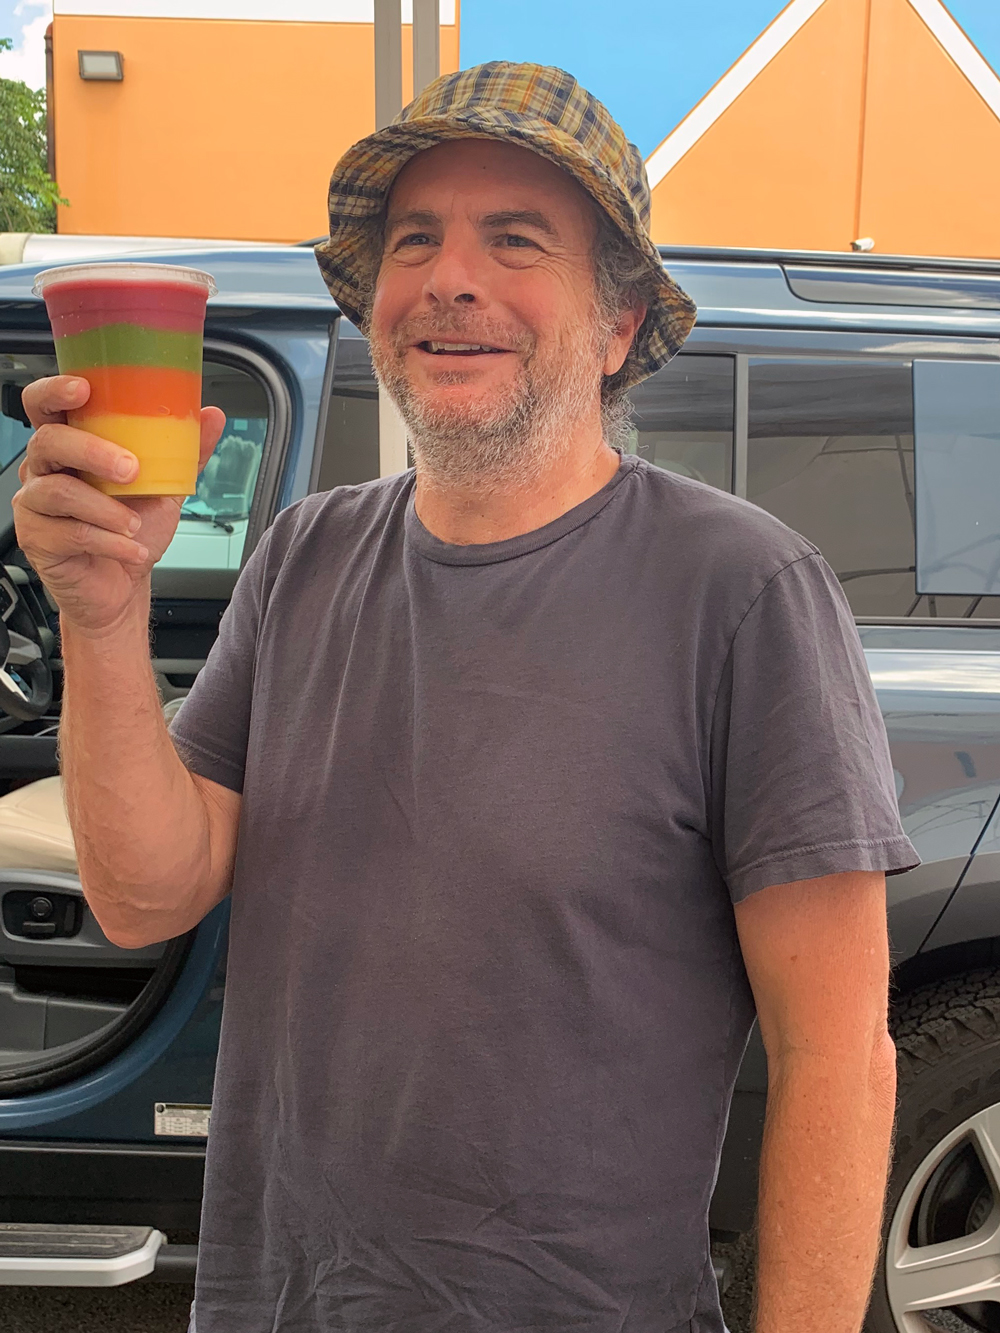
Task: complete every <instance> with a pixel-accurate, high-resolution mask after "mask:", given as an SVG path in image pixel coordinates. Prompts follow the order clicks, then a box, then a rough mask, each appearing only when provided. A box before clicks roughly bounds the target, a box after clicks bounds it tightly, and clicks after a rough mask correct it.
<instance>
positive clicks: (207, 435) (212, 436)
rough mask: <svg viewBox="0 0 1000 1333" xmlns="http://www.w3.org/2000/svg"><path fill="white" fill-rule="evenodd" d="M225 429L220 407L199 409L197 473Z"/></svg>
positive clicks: (224, 420)
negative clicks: (199, 443)
mask: <svg viewBox="0 0 1000 1333" xmlns="http://www.w3.org/2000/svg"><path fill="white" fill-rule="evenodd" d="M225 429H226V414H225V412H223V410H222V408H221V407H203V408H202V409H201V452H200V454H199V457H198V471H199V472H201V470H202V468H203V467H204V466H205V464H206V463H207V462H208V460H209V457H210V456H211V453H212V450H213V449H214V448H215V446H216V445H217V444H218V443H219V440H220V439H221V438H222V432H223V431H224V430H225Z"/></svg>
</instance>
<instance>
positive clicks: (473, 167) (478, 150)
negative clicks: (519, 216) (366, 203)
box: [388, 139, 595, 226]
mask: <svg viewBox="0 0 1000 1333" xmlns="http://www.w3.org/2000/svg"><path fill="white" fill-rule="evenodd" d="M456 206H460V207H464V208H466V209H468V210H469V211H470V212H477V211H482V212H493V211H496V210H498V209H503V210H505V209H528V208H531V209H536V210H538V209H541V210H542V211H544V212H546V213H547V214H549V215H554V217H553V220H559V219H560V218H562V220H563V221H565V222H567V223H575V224H576V225H589V226H593V219H594V207H595V205H594V204H593V202H592V201H591V199H590V196H589V195H588V194H587V193H586V191H585V190H584V189H583V187H582V186H580V185H578V184H577V182H576V181H575V180H574V179H573V177H572V176H570V175H569V173H568V172H565V171H563V170H562V169H561V168H560V167H557V166H556V165H555V164H554V163H552V162H549V161H548V160H547V159H546V158H544V157H541V156H540V155H539V154H538V153H533V152H531V150H530V149H528V148H520V147H518V146H517V145H516V144H507V143H499V142H498V141H497V140H495V139H455V140H451V141H450V142H447V143H440V144H435V145H434V147H433V148H426V149H424V151H423V152H422V153H417V155H416V156H415V157H412V158H410V160H409V162H407V164H406V165H405V166H404V167H403V168H402V169H401V171H400V172H399V174H398V175H397V176H396V179H395V181H394V182H393V185H392V189H391V190H390V192H389V199H388V216H389V220H390V222H391V221H392V218H393V215H394V214H395V215H398V214H399V213H401V212H404V211H409V210H411V209H416V208H420V209H428V210H432V211H434V212H442V211H449V210H450V209H452V208H455V207H456Z"/></svg>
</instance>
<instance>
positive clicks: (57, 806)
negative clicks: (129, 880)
mask: <svg viewBox="0 0 1000 1333" xmlns="http://www.w3.org/2000/svg"><path fill="white" fill-rule="evenodd" d="M183 702H184V700H183V698H180V699H171V700H170V701H169V702H168V703H166V704H164V706H163V715H164V717H165V718H166V719H167V721H168V722H169V721H170V719H171V718H172V717H173V716H174V714H175V713H176V712H177V710H178V709H179V708H180V706H181V704H182V703H183ZM0 869H2V870H55V871H59V872H61V873H63V874H71V875H75V874H76V870H77V865H76V848H75V847H74V845H73V831H72V829H71V828H70V826H69V816H68V815H67V813H66V802H65V800H64V797H63V780H62V777H61V776H59V775H58V774H57V775H56V776H55V777H51V778H39V779H38V780H37V781H35V782H29V783H26V784H25V785H24V786H23V787H16V788H15V789H14V791H12V792H8V793H7V795H6V796H0Z"/></svg>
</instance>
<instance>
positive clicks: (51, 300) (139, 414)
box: [34, 263, 215, 495]
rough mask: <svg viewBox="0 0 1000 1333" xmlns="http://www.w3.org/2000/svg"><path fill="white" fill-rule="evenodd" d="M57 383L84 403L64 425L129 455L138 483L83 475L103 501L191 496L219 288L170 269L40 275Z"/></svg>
mask: <svg viewBox="0 0 1000 1333" xmlns="http://www.w3.org/2000/svg"><path fill="white" fill-rule="evenodd" d="M34 290H35V292H36V294H38V295H41V296H43V297H44V298H45V306H46V309H47V310H48V313H49V319H50V321H51V323H52V333H53V336H54V339H55V346H56V361H57V362H58V365H59V371H60V374H63V375H79V376H81V377H82V378H83V379H85V380H87V382H88V383H89V384H90V398H89V399H88V401H87V403H86V404H85V405H84V406H83V407H82V408H79V409H78V410H77V411H74V412H70V413H69V414H68V420H69V424H70V425H71V426H76V427H78V428H79V429H80V430H86V431H90V432H91V434H93V435H100V436H101V437H102V438H103V439H105V440H111V441H113V442H114V443H115V444H120V445H122V446H123V447H124V448H125V449H129V450H131V452H132V453H134V454H135V456H136V457H137V458H138V460H139V473H138V476H137V477H136V479H135V480H134V481H130V482H126V483H122V482H111V481H105V480H103V479H101V478H98V477H93V476H91V475H89V474H88V473H83V474H82V475H83V477H84V479H85V480H86V481H89V482H90V483H91V485H93V486H96V487H97V488H98V490H101V491H103V492H104V493H105V494H106V495H193V494H194V493H195V486H196V483H197V478H198V447H199V437H200V427H199V414H200V410H201V358H202V341H203V337H204V329H205V303H206V301H207V300H208V297H209V296H210V295H214V294H215V285H214V283H213V281H212V279H211V277H210V276H209V274H207V273H202V272H201V271H200V270H199V269H185V268H175V267H174V266H173V265H172V264H141V263H138V264H74V265H70V266H68V267H66V268H57V269H47V270H46V271H45V272H44V273H40V274H39V275H38V279H37V281H36V284H35V289H34Z"/></svg>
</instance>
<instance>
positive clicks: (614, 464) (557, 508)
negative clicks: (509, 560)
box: [414, 437, 621, 546]
mask: <svg viewBox="0 0 1000 1333" xmlns="http://www.w3.org/2000/svg"><path fill="white" fill-rule="evenodd" d="M620 465H621V457H620V455H619V454H617V453H616V452H615V450H614V449H611V448H609V446H608V445H607V444H605V442H604V440H603V438H600V437H598V438H597V439H596V440H595V441H593V442H592V443H591V444H589V445H588V446H587V447H583V448H580V447H577V446H576V445H574V447H573V448H572V449H571V450H568V451H567V452H566V453H565V454H563V455H562V456H560V457H559V458H557V459H555V460H553V462H552V463H551V465H550V466H549V467H547V468H546V469H544V470H543V471H542V472H541V473H540V474H539V475H538V476H537V477H536V478H534V479H533V480H532V482H531V483H530V485H529V486H526V487H523V486H522V487H517V488H515V489H509V490H507V489H495V488H494V485H493V484H489V485H487V484H484V485H483V486H482V487H481V488H480V487H476V486H470V487H467V488H466V487H461V488H459V487H439V486H436V485H434V484H433V483H431V482H429V481H428V480H427V478H426V477H422V476H421V473H420V469H419V467H418V469H417V485H416V496H415V498H414V503H415V505H416V510H417V517H418V518H419V519H420V521H421V523H423V525H424V527H425V528H427V530H428V531H429V532H431V533H433V535H434V536H435V537H437V538H438V539H439V540H440V541H443V542H450V543H452V544H453V545H455V546H472V545H480V544H483V543H486V542H500V541H506V540H507V539H508V538H509V537H520V536H521V534H522V533H525V532H534V531H535V530H536V528H543V527H544V526H545V524H546V523H551V522H552V521H553V520H554V519H557V518H559V517H560V515H562V514H565V513H566V512H567V511H568V510H570V509H573V508H574V507H575V506H576V505H578V504H582V503H583V501H584V500H588V499H589V498H590V497H591V496H592V495H595V494H596V493H597V492H598V491H599V490H600V489H601V488H602V487H603V486H606V485H607V484H608V482H609V481H610V480H611V478H612V477H613V476H614V475H615V473H616V472H617V471H618V468H619V466H620Z"/></svg>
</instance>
